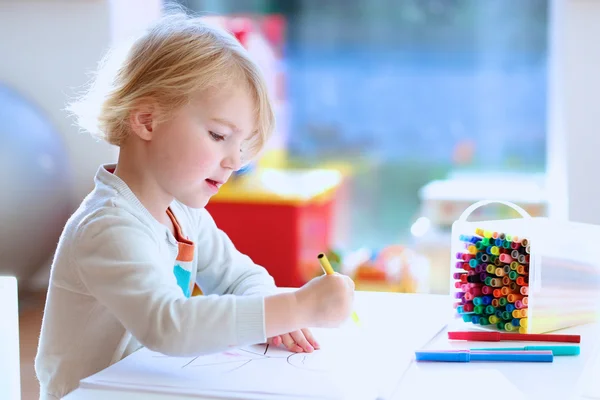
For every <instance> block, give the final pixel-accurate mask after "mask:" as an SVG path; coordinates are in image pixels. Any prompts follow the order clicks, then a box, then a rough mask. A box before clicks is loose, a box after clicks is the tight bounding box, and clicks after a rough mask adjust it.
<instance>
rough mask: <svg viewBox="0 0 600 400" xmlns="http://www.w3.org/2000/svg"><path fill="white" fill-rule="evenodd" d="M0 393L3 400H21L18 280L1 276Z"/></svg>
mask: <svg viewBox="0 0 600 400" xmlns="http://www.w3.org/2000/svg"><path fill="white" fill-rule="evenodd" d="M0 321H1V325H2V328H0V393H1V394H2V395H1V397H2V399H7V400H20V399H21V361H20V359H19V307H18V293H17V279H16V278H15V277H12V276H0Z"/></svg>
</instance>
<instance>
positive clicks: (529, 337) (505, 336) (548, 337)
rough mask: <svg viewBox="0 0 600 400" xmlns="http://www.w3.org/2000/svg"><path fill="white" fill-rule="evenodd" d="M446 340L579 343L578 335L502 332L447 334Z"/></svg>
mask: <svg viewBox="0 0 600 400" xmlns="http://www.w3.org/2000/svg"><path fill="white" fill-rule="evenodd" d="M448 339H451V340H468V341H471V342H501V341H509V340H515V341H519V342H567V343H580V342H581V336H580V335H560V334H550V333H541V334H535V333H504V332H483V331H482V332H476V331H466V332H448Z"/></svg>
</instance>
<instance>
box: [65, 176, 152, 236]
mask: <svg viewBox="0 0 600 400" xmlns="http://www.w3.org/2000/svg"><path fill="white" fill-rule="evenodd" d="M102 175H103V173H102V172H100V171H99V173H98V175H97V176H96V179H95V186H94V189H93V190H92V192H90V193H89V194H88V195H87V196H86V197H85V199H83V201H82V202H81V204H80V205H79V207H78V208H77V210H75V212H74V213H73V215H72V216H71V218H70V219H69V221H68V222H67V226H66V229H65V231H67V232H70V233H71V236H73V237H77V236H80V235H81V234H82V232H84V231H102V230H111V229H122V228H129V230H131V231H138V232H139V231H140V230H141V231H145V232H146V233H148V234H151V235H153V234H154V231H155V230H156V228H157V226H156V225H157V224H158V222H157V221H155V220H153V219H152V217H151V216H150V214H149V212H148V211H147V210H146V209H144V208H143V206H142V205H141V204H140V203H139V201H137V199H135V196H133V193H131V192H130V191H128V189H127V188H125V187H121V186H119V182H118V180H117V179H114V181H112V177H110V176H109V177H107V176H102ZM107 178H108V179H107Z"/></svg>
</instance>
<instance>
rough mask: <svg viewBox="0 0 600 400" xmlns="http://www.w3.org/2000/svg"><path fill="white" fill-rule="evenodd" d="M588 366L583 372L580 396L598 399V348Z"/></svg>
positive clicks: (599, 383)
mask: <svg viewBox="0 0 600 400" xmlns="http://www.w3.org/2000/svg"><path fill="white" fill-rule="evenodd" d="M593 357H594V358H593V359H592V360H591V361H590V365H589V367H588V368H587V370H586V371H585V372H584V373H585V377H584V382H583V390H582V393H581V395H582V396H583V397H584V398H586V399H600V380H599V379H598V377H600V347H598V348H597V349H596V352H595V354H594V356H593Z"/></svg>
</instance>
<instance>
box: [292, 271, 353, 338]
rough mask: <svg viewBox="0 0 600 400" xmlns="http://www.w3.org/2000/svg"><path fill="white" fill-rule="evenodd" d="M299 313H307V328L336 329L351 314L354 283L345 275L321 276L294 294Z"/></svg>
mask: <svg viewBox="0 0 600 400" xmlns="http://www.w3.org/2000/svg"><path fill="white" fill-rule="evenodd" d="M294 294H295V295H296V298H297V301H298V304H299V306H300V312H302V313H307V314H305V315H307V319H306V321H308V322H309V323H308V326H315V327H319V328H331V327H337V326H339V325H340V324H342V323H343V322H344V321H345V320H346V318H348V317H349V316H350V313H351V312H352V300H353V298H354V282H353V281H352V279H350V278H349V277H347V276H345V275H340V274H333V275H321V276H319V277H316V278H313V279H312V280H310V281H309V282H308V283H306V284H305V285H304V286H302V287H301V288H300V289H298V290H297V291H296V292H294Z"/></svg>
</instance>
